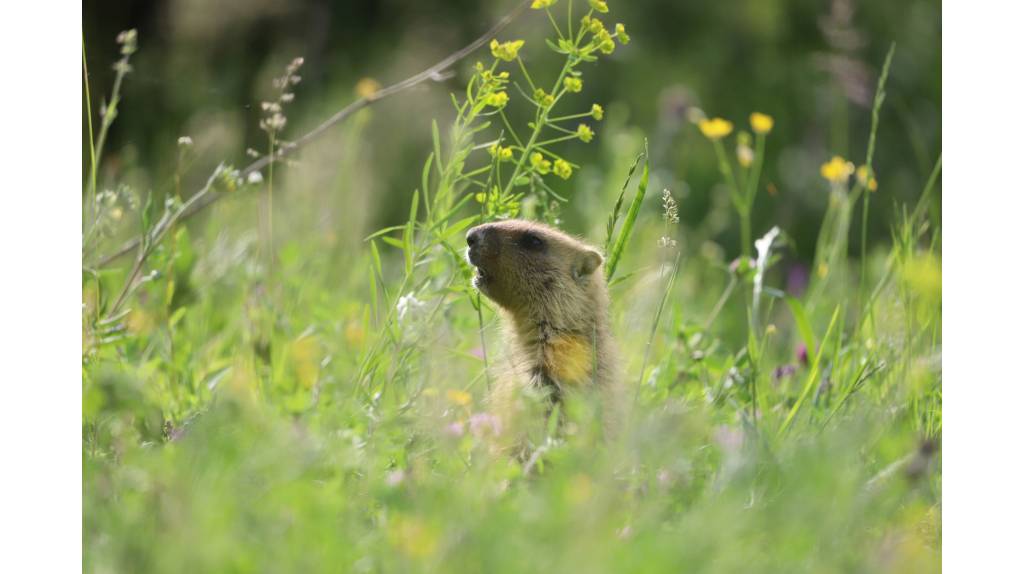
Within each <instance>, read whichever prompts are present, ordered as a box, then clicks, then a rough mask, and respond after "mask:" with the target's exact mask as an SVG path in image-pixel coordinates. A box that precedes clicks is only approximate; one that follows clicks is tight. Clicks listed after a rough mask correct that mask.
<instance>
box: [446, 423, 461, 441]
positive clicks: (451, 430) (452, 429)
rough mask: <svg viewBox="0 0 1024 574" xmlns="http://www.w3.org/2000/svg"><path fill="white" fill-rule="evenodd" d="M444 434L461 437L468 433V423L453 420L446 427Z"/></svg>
mask: <svg viewBox="0 0 1024 574" xmlns="http://www.w3.org/2000/svg"><path fill="white" fill-rule="evenodd" d="M444 434H446V435H448V436H450V437H452V438H459V437H461V436H462V435H464V434H466V425H464V424H463V423H461V422H458V421H456V422H453V423H451V424H449V425H448V426H446V427H444Z"/></svg>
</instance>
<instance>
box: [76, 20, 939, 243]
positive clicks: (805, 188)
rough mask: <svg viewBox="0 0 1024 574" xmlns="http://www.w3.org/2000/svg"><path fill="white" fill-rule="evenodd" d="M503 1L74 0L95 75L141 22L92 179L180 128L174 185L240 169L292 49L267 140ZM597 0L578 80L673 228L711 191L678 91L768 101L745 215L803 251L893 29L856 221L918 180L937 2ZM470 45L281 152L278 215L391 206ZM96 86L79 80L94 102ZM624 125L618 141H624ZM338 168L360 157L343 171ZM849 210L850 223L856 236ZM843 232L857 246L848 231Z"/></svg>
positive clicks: (403, 69) (925, 147)
mask: <svg viewBox="0 0 1024 574" xmlns="http://www.w3.org/2000/svg"><path fill="white" fill-rule="evenodd" d="M515 4H516V3H515V2H509V1H502V2H473V1H466V0H461V1H441V0H423V1H418V2H408V1H395V0H390V1H388V0H385V1H378V2H351V1H349V2H329V1H300V0H249V1H244V2H242V1H224V2H205V1H203V0H171V1H146V2H123V1H103V2H93V1H87V2H85V3H84V26H85V29H84V33H85V40H86V45H87V50H88V59H89V62H90V73H91V76H92V82H93V90H94V92H97V93H102V92H104V91H106V90H108V89H109V85H110V83H111V81H112V79H113V78H112V76H113V71H112V69H111V67H110V65H109V64H110V63H112V62H113V61H114V60H116V58H117V46H116V44H115V43H114V37H115V36H116V34H117V33H118V32H119V31H120V30H123V29H127V28H132V27H135V28H137V29H138V30H139V37H140V51H139V53H138V54H137V55H136V56H135V58H134V60H133V67H134V71H133V72H132V74H131V75H130V76H129V77H128V79H127V80H126V84H125V87H124V101H123V102H122V106H121V109H120V117H119V120H118V121H117V122H116V123H115V125H114V127H113V129H112V133H111V136H110V145H109V146H108V150H109V155H108V156H107V159H108V160H110V161H108V163H107V166H106V168H105V172H104V174H102V175H103V176H105V181H112V180H117V181H120V182H127V183H129V184H130V185H132V186H133V187H135V188H136V189H138V190H154V191H156V192H157V193H158V194H159V193H161V190H166V186H162V183H161V182H166V181H168V180H169V179H171V178H172V177H173V173H174V170H175V168H176V164H175V158H176V156H177V151H176V149H175V148H176V141H177V139H178V137H179V136H182V135H188V136H190V137H192V138H193V139H194V140H195V142H196V149H197V151H198V152H199V153H198V155H197V159H196V161H195V163H194V164H193V166H192V169H190V170H189V171H188V174H187V175H186V176H185V184H186V185H185V191H186V195H187V193H188V192H187V190H188V189H189V184H191V188H192V189H196V188H198V186H199V185H201V183H202V182H203V181H205V178H206V177H207V175H208V174H209V173H210V171H211V170H212V169H213V167H214V166H216V164H217V163H218V162H220V161H229V162H232V163H234V164H235V165H236V166H238V167H241V166H242V165H245V164H246V163H248V159H249V158H247V157H246V156H245V153H244V152H245V149H246V148H255V149H259V150H263V149H264V148H265V147H266V137H265V134H264V133H263V132H261V131H260V130H259V128H258V121H259V117H260V112H259V102H260V101H261V100H262V99H266V98H267V97H268V95H269V93H270V90H271V78H272V77H274V76H276V75H279V74H280V71H281V70H282V69H283V68H284V66H285V64H286V63H287V62H288V61H290V60H291V59H292V58H293V57H296V56H302V57H304V58H305V61H306V63H305V66H303V70H302V76H303V81H302V83H301V84H300V85H299V86H298V89H297V97H296V101H295V103H294V104H293V105H292V107H291V108H290V111H289V126H288V128H286V131H285V137H286V138H287V137H297V136H298V135H299V134H301V133H303V132H304V131H306V130H307V129H308V128H310V127H312V126H313V125H315V124H316V123H318V122H319V121H320V120H322V119H323V118H325V117H327V116H328V115H329V114H330V113H332V112H333V111H335V110H337V109H339V108H341V107H342V106H343V105H345V104H347V103H349V102H350V101H352V100H353V99H354V98H355V91H354V88H355V85H356V83H357V82H358V81H359V80H360V79H361V78H373V79H375V80H376V81H378V82H380V83H381V84H383V85H388V84H390V83H393V82H396V81H398V80H401V79H403V78H405V77H407V76H409V75H412V74H413V73H415V72H418V71H420V70H422V69H425V68H426V67H428V66H429V65H431V64H433V63H434V62H436V61H437V60H439V59H441V58H442V57H444V56H445V55H447V54H448V53H450V52H452V51H454V50H456V49H458V48H460V47H462V46H464V45H465V44H468V43H469V42H470V41H472V40H473V39H474V38H476V37H477V36H479V35H480V34H481V33H483V31H485V30H486V29H487V28H489V27H490V26H491V25H492V24H493V23H494V22H495V21H496V20H497V19H498V18H499V17H500V16H501V15H502V14H504V13H506V12H507V11H509V10H510V9H511V7H512V6H514V5H515ZM613 4H614V6H613V8H614V17H615V19H616V20H617V21H621V22H623V23H625V24H626V26H627V29H628V30H629V32H630V35H631V36H632V37H633V38H634V42H633V43H631V44H630V45H629V46H628V47H626V48H624V49H620V50H617V51H616V53H615V54H614V55H613V56H612V57H610V58H607V59H602V60H601V61H600V62H598V63H597V64H596V67H589V69H591V70H593V72H592V73H590V74H588V83H587V86H586V89H585V91H584V94H583V96H584V97H585V98H592V99H593V101H595V102H599V103H601V104H602V105H604V106H605V108H606V109H607V110H608V111H609V114H608V118H607V120H606V124H605V126H608V125H610V126H620V127H621V128H623V130H625V131H627V132H629V131H631V132H632V133H633V134H634V135H635V134H642V135H645V136H647V137H649V138H650V144H651V149H652V160H653V163H652V169H653V170H654V178H655V184H654V185H657V186H662V187H668V188H669V189H671V190H672V191H673V192H674V193H675V194H676V196H677V197H678V198H680V199H681V210H680V212H681V216H682V218H683V222H684V223H685V224H688V225H691V226H692V225H695V224H698V223H700V222H704V221H706V220H708V219H709V218H713V214H714V204H715V200H714V198H715V197H716V196H723V195H724V193H722V192H721V190H716V186H719V185H720V180H721V178H720V176H719V174H718V172H717V169H716V163H715V161H714V157H713V151H712V148H711V146H708V145H701V144H700V142H699V138H700V135H699V133H698V132H697V130H696V129H695V128H694V126H692V125H691V124H690V123H689V122H687V121H686V113H687V110H688V108H690V107H692V106H699V107H700V108H702V109H703V110H704V111H705V112H706V113H707V114H708V115H709V116H715V115H717V116H722V117H725V118H728V119H731V120H732V121H733V122H734V123H735V124H736V125H737V126H738V128H743V127H745V126H746V118H747V116H748V114H749V113H750V112H751V111H755V110H756V111H762V112H765V113H768V114H771V115H772V116H774V117H775V120H776V124H775V130H774V131H773V133H772V136H771V138H770V140H769V145H768V152H767V153H768V155H767V160H766V163H765V177H764V180H763V181H766V183H767V187H768V189H769V192H773V191H774V192H775V193H769V194H764V193H762V194H761V195H760V197H759V199H758V203H757V208H756V209H755V215H754V217H755V220H754V232H755V236H759V235H760V234H761V233H763V232H764V231H766V230H767V227H769V226H770V225H771V224H773V223H777V224H779V225H780V226H781V227H782V228H783V229H785V230H786V231H787V232H788V233H789V234H790V236H791V237H792V238H793V239H794V240H795V243H796V249H795V252H794V254H795V256H796V257H798V258H800V259H803V260H809V259H810V258H811V257H812V255H813V243H814V238H815V236H816V234H817V232H818V225H819V221H820V219H821V215H822V213H823V212H824V210H825V208H826V206H827V201H828V198H827V193H826V190H827V186H826V185H825V184H824V183H823V181H822V180H821V178H820V177H818V173H817V172H818V169H817V168H818V166H819V165H820V164H821V163H822V162H823V161H825V160H827V159H828V157H830V156H831V155H832V154H839V155H843V156H844V157H848V158H849V159H850V160H851V161H854V162H855V163H858V164H859V163H862V162H863V161H864V157H863V154H864V151H863V150H865V149H866V147H867V146H866V139H867V134H868V131H869V127H870V120H871V118H870V102H871V98H872V96H873V94H874V89H875V83H876V80H877V76H878V72H879V68H880V66H881V62H882V61H883V60H884V57H885V53H886V51H887V50H888V48H889V45H890V43H891V42H895V43H896V45H897V50H896V56H895V60H894V62H893V68H892V73H891V76H890V78H889V84H888V90H887V91H888V98H887V101H886V104H885V106H884V107H883V110H882V117H881V124H880V128H879V134H878V142H879V143H878V149H877V153H876V159H875V170H876V172H877V174H878V180H879V182H880V188H881V191H880V192H879V194H878V196H879V197H881V198H882V199H881V200H878V201H877V203H876V205H878V206H879V208H878V209H876V213H875V216H873V217H872V222H871V226H872V227H871V229H870V230H869V237H870V238H871V240H872V242H874V241H878V240H881V241H883V242H884V241H887V240H888V238H889V231H888V230H889V229H890V225H891V223H892V215H893V209H892V206H893V205H894V204H895V202H901V203H902V202H908V201H910V200H912V199H913V198H914V197H916V196H917V194H918V193H919V192H920V190H921V188H922V187H923V185H924V182H925V180H926V179H927V176H928V173H929V171H930V169H931V166H932V164H933V163H934V161H935V158H936V157H937V155H938V152H939V150H940V149H941V144H942V142H941V114H940V110H941V103H942V102H941V91H940V83H941V65H940V64H941V51H940V33H941V32H940V31H941V21H940V12H941V10H940V8H941V4H940V2H938V1H937V0H936V1H929V0H921V1H909V0H908V1H901V2H890V1H884V0H873V1H863V2H858V1H853V0H837V1H832V2H829V1H820V0H819V1H812V0H725V1H716V2H678V1H668V0H648V1H639V2H616V3H613ZM546 33H547V23H546V21H545V19H544V16H543V14H542V13H537V12H531V11H527V12H526V13H524V14H523V15H522V16H521V17H520V18H519V19H518V20H517V21H516V22H514V23H513V24H512V26H510V27H509V28H508V29H506V30H505V31H504V32H503V33H502V34H501V35H500V36H501V37H502V38H504V39H508V38H524V39H526V40H527V42H528V43H529V42H531V41H533V42H541V41H542V38H543V37H544V36H543V35H544V34H546ZM524 54H525V56H526V58H527V59H528V61H527V63H528V65H530V66H531V68H537V69H539V70H541V71H544V70H548V71H549V72H550V73H551V74H555V73H556V72H557V70H552V69H551V68H552V67H553V66H555V65H557V60H556V58H555V56H556V54H553V53H551V52H550V51H548V50H528V51H527V52H524ZM480 57H481V59H482V58H483V53H482V54H481V56H480ZM538 59H540V60H541V61H537V60H538ZM474 61H475V59H474V58H473V57H472V56H471V57H470V58H467V59H466V60H465V61H463V62H462V63H461V64H460V65H459V66H457V67H456V69H457V70H458V73H456V74H455V76H454V77H450V78H448V79H445V80H444V81H442V82H440V83H437V82H433V83H427V84H425V85H423V86H421V87H419V88H417V89H415V90H413V91H412V92H407V93H404V94H400V95H398V96H397V97H393V98H390V99H388V100H385V101H383V102H380V103H378V104H377V105H375V106H374V107H373V112H372V117H368V118H364V119H363V122H365V125H363V126H361V131H359V132H358V133H357V134H354V135H353V136H352V139H345V138H344V131H345V129H346V128H342V129H335V130H334V131H332V133H331V134H330V135H329V136H328V137H327V138H325V139H324V140H322V141H321V142H320V143H319V144H315V146H314V147H315V148H316V151H314V152H307V153H306V157H303V158H302V159H300V160H299V161H301V162H304V163H306V164H307V167H308V165H309V164H315V167H317V168H319V169H317V170H316V171H317V172H318V174H319V175H318V177H311V178H307V179H304V180H302V181H300V182H298V185H294V186H290V187H289V188H288V189H285V190H284V192H283V193H285V194H286V196H287V195H290V196H291V197H292V198H293V199H295V200H296V201H301V202H302V203H303V204H306V205H309V204H310V203H312V204H315V205H316V209H314V210H311V211H309V212H304V213H302V214H296V215H295V217H297V219H296V220H294V223H295V224H296V225H301V226H305V225H307V224H310V223H313V222H309V221H304V218H305V217H307V216H313V217H319V218H320V225H325V226H329V227H330V226H333V227H335V228H341V227H344V228H345V230H346V232H345V233H343V236H344V237H345V238H352V239H357V238H360V237H362V236H365V235H366V233H368V232H369V231H372V230H373V229H376V228H379V227H383V226H385V225H391V224H395V223H398V222H401V221H403V220H404V218H405V217H406V215H407V213H406V207H405V206H406V205H407V202H408V198H409V197H410V195H411V191H412V189H413V188H415V187H416V186H417V185H418V180H419V171H420V167H421V166H422V161H423V158H424V157H425V156H426V154H427V152H428V151H429V147H430V122H431V119H432V118H435V117H436V118H438V120H439V123H440V124H441V125H442V126H444V125H445V122H446V121H447V120H448V119H449V118H450V117H451V115H452V113H451V105H450V100H449V96H448V94H449V93H450V92H452V91H458V90H459V88H460V86H462V85H464V83H465V80H466V79H467V78H468V75H469V70H468V69H469V67H470V66H471V65H472V63H473V62H474ZM99 100H100V97H99V96H98V95H95V96H94V103H95V104H96V106H97V107H98V105H99V104H98V102H99ZM581 106H583V104H581ZM528 111H529V110H526V109H525V107H524V106H518V107H513V108H511V109H510V113H511V114H512V115H513V117H514V118H515V117H518V118H520V119H523V116H521V115H517V114H521V113H525V112H528ZM513 121H516V120H513ZM524 121H525V120H524ZM517 123H518V122H517ZM605 126H603V125H597V126H595V127H596V128H597V133H598V138H599V140H598V141H599V143H598V145H594V144H590V145H585V144H582V143H579V142H576V143H572V144H570V145H569V148H570V150H571V151H570V152H569V153H570V155H571V156H572V157H573V158H574V159H575V161H576V162H577V163H580V164H581V165H584V166H588V165H601V162H602V161H603V160H604V159H605V158H606V155H607V154H606V153H603V152H602V146H601V145H600V138H601V137H602V132H603V131H604V128H605ZM85 137H87V136H86V135H83V138H85ZM83 141H85V140H84V139H83ZM637 142H638V139H637V138H634V141H632V142H630V143H631V144H632V145H633V146H637V147H638V145H639V144H638V143H637ZM605 143H606V145H611V142H605ZM693 144H696V145H693ZM87 164H88V148H87V146H83V166H86V167H87ZM354 165H358V166H359V167H360V168H361V169H360V170H359V172H360V173H354V170H353V169H352V166H354ZM143 166H145V167H143ZM610 167H611V166H606V168H609V169H608V170H607V171H598V170H589V172H588V171H587V170H585V171H584V173H583V177H576V178H573V179H571V180H570V181H568V182H564V183H563V182H558V183H559V184H561V187H559V188H556V189H558V190H559V191H560V192H564V193H565V194H566V195H567V196H568V197H570V198H572V197H573V196H574V194H576V193H581V190H583V189H585V188H587V187H588V186H590V187H593V186H597V185H604V183H603V182H601V181H599V180H600V179H601V178H603V177H605V176H606V173H608V172H610V173H611V174H612V175H613V176H614V177H615V178H616V179H618V178H620V177H621V175H619V174H618V173H616V172H613V171H611V170H610ZM362 168H365V169H362ZM84 171H88V170H87V169H85V170H84ZM619 173H621V170H620V172H619ZM617 184H618V182H617V181H616V182H614V185H617ZM608 185H613V184H611V183H609V184H608ZM655 189H658V187H655ZM367 198H372V200H368V199H367ZM392 199H395V201H392ZM283 203H287V199H286V200H285V201H284V202H283ZM353 206H356V207H357V209H356V210H353V209H352V208H353ZM597 207H598V206H595V212H597V213H601V212H602V211H601V209H598V208H597ZM599 207H603V208H606V207H607V206H599ZM651 209H654V207H653V206H652V207H651ZM590 215H591V214H588V213H583V212H582V211H581V205H580V204H575V205H574V204H572V203H570V207H568V208H567V211H566V213H565V218H566V220H567V221H568V222H569V225H568V227H570V228H571V229H573V230H574V231H577V232H584V231H585V230H586V227H585V226H584V224H583V223H582V222H581V220H584V221H586V220H589V218H590ZM934 215H935V216H936V217H937V216H938V214H934ZM240 217H245V216H244V215H243V216H240ZM858 219H859V218H858ZM240 223H241V224H242V225H245V222H244V221H243V222H240ZM588 223H589V224H590V225H596V224H599V223H600V221H588ZM857 225H859V221H858V222H856V223H855V227H854V229H853V230H852V231H853V234H854V235H853V236H854V237H857V236H859V228H858V227H856V226H857ZM710 233H711V236H712V238H713V239H715V240H716V241H717V242H719V243H721V244H722V245H723V246H724V247H725V248H726V249H725V250H726V252H728V253H729V254H735V253H736V252H738V233H737V231H736V230H735V229H729V228H728V227H727V226H726V225H712V226H711V229H710ZM851 243H852V244H853V245H851V247H852V249H853V250H854V255H856V250H857V249H858V248H859V242H851Z"/></svg>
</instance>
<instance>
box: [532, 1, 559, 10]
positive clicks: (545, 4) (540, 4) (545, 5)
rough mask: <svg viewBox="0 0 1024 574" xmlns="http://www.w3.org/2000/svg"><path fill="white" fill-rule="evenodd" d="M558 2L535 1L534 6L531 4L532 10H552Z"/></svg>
mask: <svg viewBox="0 0 1024 574" xmlns="http://www.w3.org/2000/svg"><path fill="white" fill-rule="evenodd" d="M557 1H558V0H533V4H530V8H533V9H534V10H543V9H544V8H550V7H551V6H553V5H554V3H555V2H557Z"/></svg>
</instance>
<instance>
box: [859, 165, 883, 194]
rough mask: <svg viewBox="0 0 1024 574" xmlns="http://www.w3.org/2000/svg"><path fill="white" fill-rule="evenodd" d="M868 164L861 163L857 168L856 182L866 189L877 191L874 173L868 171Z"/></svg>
mask: <svg viewBox="0 0 1024 574" xmlns="http://www.w3.org/2000/svg"><path fill="white" fill-rule="evenodd" d="M868 171H869V170H868V166H866V165H862V166H860V167H858V168H857V182H858V183H860V184H861V185H863V186H864V187H866V188H867V189H868V191H878V180H876V179H875V176H874V174H871V173H868Z"/></svg>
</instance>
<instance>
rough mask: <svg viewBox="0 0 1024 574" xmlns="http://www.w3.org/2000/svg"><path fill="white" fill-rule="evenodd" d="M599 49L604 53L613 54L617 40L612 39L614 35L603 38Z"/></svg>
mask: <svg viewBox="0 0 1024 574" xmlns="http://www.w3.org/2000/svg"><path fill="white" fill-rule="evenodd" d="M597 49H598V50H601V53H602V54H611V53H612V52H614V51H615V42H614V41H612V37H611V36H608V39H606V40H603V41H602V42H601V43H600V44H599V45H598V46H597Z"/></svg>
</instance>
